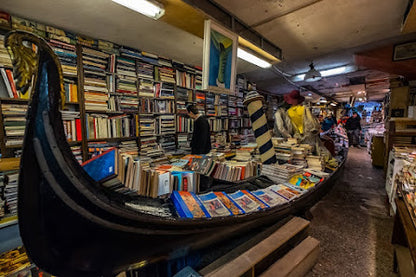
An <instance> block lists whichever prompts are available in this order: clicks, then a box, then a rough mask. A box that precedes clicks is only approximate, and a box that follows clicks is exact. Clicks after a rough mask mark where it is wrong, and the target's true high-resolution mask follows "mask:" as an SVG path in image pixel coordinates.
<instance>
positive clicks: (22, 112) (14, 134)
mask: <svg viewBox="0 0 416 277" xmlns="http://www.w3.org/2000/svg"><path fill="white" fill-rule="evenodd" d="M1 109H2V112H3V124H4V131H5V134H6V146H20V145H22V144H23V136H24V134H25V126H26V117H25V116H26V112H27V105H23V104H1Z"/></svg>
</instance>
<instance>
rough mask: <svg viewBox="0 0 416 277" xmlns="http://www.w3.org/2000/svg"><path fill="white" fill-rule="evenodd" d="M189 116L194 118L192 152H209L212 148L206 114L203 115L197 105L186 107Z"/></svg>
mask: <svg viewBox="0 0 416 277" xmlns="http://www.w3.org/2000/svg"><path fill="white" fill-rule="evenodd" d="M186 110H187V111H188V115H189V117H191V118H192V119H193V120H194V131H193V134H192V140H191V149H192V154H207V153H208V152H209V151H210V150H211V139H210V128H209V123H208V120H207V118H206V116H204V115H201V114H200V113H199V112H198V109H197V108H196V106H195V105H192V104H190V105H188V106H187V107H186Z"/></svg>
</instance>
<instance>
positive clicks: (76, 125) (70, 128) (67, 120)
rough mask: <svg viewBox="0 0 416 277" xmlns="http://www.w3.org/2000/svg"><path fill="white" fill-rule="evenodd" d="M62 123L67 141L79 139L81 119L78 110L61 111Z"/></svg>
mask: <svg viewBox="0 0 416 277" xmlns="http://www.w3.org/2000/svg"><path fill="white" fill-rule="evenodd" d="M61 114H62V123H63V125H64V131H65V136H66V140H67V141H79V140H82V137H81V120H80V118H79V112H74V111H61Z"/></svg>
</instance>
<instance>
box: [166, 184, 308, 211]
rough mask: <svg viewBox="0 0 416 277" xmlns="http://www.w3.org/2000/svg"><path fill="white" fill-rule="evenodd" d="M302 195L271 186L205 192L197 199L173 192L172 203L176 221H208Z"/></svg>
mask: <svg viewBox="0 0 416 277" xmlns="http://www.w3.org/2000/svg"><path fill="white" fill-rule="evenodd" d="M302 193H303V191H302V190H298V189H296V188H293V187H290V186H285V185H272V186H270V187H268V188H265V189H259V190H256V191H247V190H238V191H236V192H234V193H225V192H209V193H205V194H200V195H197V194H195V193H192V192H187V191H173V193H172V194H171V199H172V202H173V204H174V206H175V209H176V211H177V214H178V216H179V217H183V218H210V217H223V216H231V215H238V214H245V213H251V212H255V211H259V210H263V209H268V208H271V207H275V206H278V205H283V204H285V203H287V202H289V201H291V200H292V199H294V198H296V197H299V196H300V195H302Z"/></svg>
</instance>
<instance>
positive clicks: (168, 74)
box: [155, 66, 175, 84]
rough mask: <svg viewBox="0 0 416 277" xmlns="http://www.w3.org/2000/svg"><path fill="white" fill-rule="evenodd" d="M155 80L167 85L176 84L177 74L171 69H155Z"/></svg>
mask: <svg viewBox="0 0 416 277" xmlns="http://www.w3.org/2000/svg"><path fill="white" fill-rule="evenodd" d="M155 80H156V81H160V82H166V83H173V84H174V83H175V72H174V70H173V68H169V67H165V66H163V67H155Z"/></svg>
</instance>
